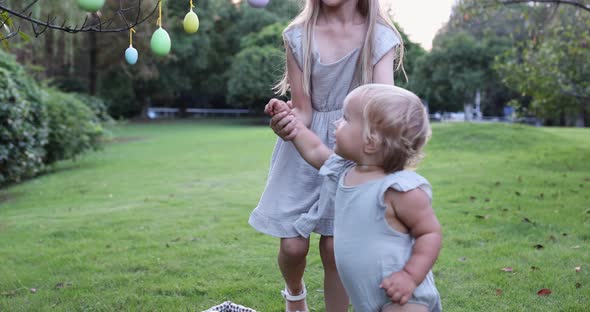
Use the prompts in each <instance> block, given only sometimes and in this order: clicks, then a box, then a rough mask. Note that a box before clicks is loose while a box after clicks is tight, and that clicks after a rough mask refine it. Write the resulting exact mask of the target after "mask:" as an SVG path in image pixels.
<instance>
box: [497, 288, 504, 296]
mask: <svg viewBox="0 0 590 312" xmlns="http://www.w3.org/2000/svg"><path fill="white" fill-rule="evenodd" d="M502 293H503V292H502V289H500V288H496V296H502Z"/></svg>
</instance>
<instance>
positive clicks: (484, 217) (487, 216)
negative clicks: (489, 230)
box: [475, 215, 490, 220]
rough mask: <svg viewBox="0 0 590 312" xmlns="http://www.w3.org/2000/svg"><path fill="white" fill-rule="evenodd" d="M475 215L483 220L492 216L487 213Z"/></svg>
mask: <svg viewBox="0 0 590 312" xmlns="http://www.w3.org/2000/svg"><path fill="white" fill-rule="evenodd" d="M475 217H476V218H478V219H482V220H486V219H489V218H490V216H489V215H485V216H481V215H476V216H475Z"/></svg>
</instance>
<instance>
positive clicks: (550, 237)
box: [549, 235, 557, 242]
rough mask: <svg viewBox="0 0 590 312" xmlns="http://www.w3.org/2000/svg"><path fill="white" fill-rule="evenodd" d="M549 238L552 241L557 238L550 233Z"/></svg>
mask: <svg viewBox="0 0 590 312" xmlns="http://www.w3.org/2000/svg"><path fill="white" fill-rule="evenodd" d="M549 240H550V241H552V242H554V241H556V240H557V238H555V236H553V235H551V236H549Z"/></svg>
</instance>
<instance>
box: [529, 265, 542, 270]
mask: <svg viewBox="0 0 590 312" xmlns="http://www.w3.org/2000/svg"><path fill="white" fill-rule="evenodd" d="M531 270H533V271H539V270H541V269H539V267H536V266H534V265H533V266H532V267H531Z"/></svg>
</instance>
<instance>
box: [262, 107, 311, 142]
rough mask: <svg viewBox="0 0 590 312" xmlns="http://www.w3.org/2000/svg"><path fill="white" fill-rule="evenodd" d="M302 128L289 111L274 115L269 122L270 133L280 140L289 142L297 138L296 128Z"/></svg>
mask: <svg viewBox="0 0 590 312" xmlns="http://www.w3.org/2000/svg"><path fill="white" fill-rule="evenodd" d="M300 126H303V125H302V124H301V122H300V121H299V119H297V117H295V115H293V114H292V113H290V111H282V112H280V113H276V114H275V115H274V116H273V117H272V118H271V120H270V127H271V128H272V131H274V133H275V134H276V135H278V136H279V137H281V139H283V140H285V141H291V140H293V139H294V138H295V136H297V128H298V127H300Z"/></svg>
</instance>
